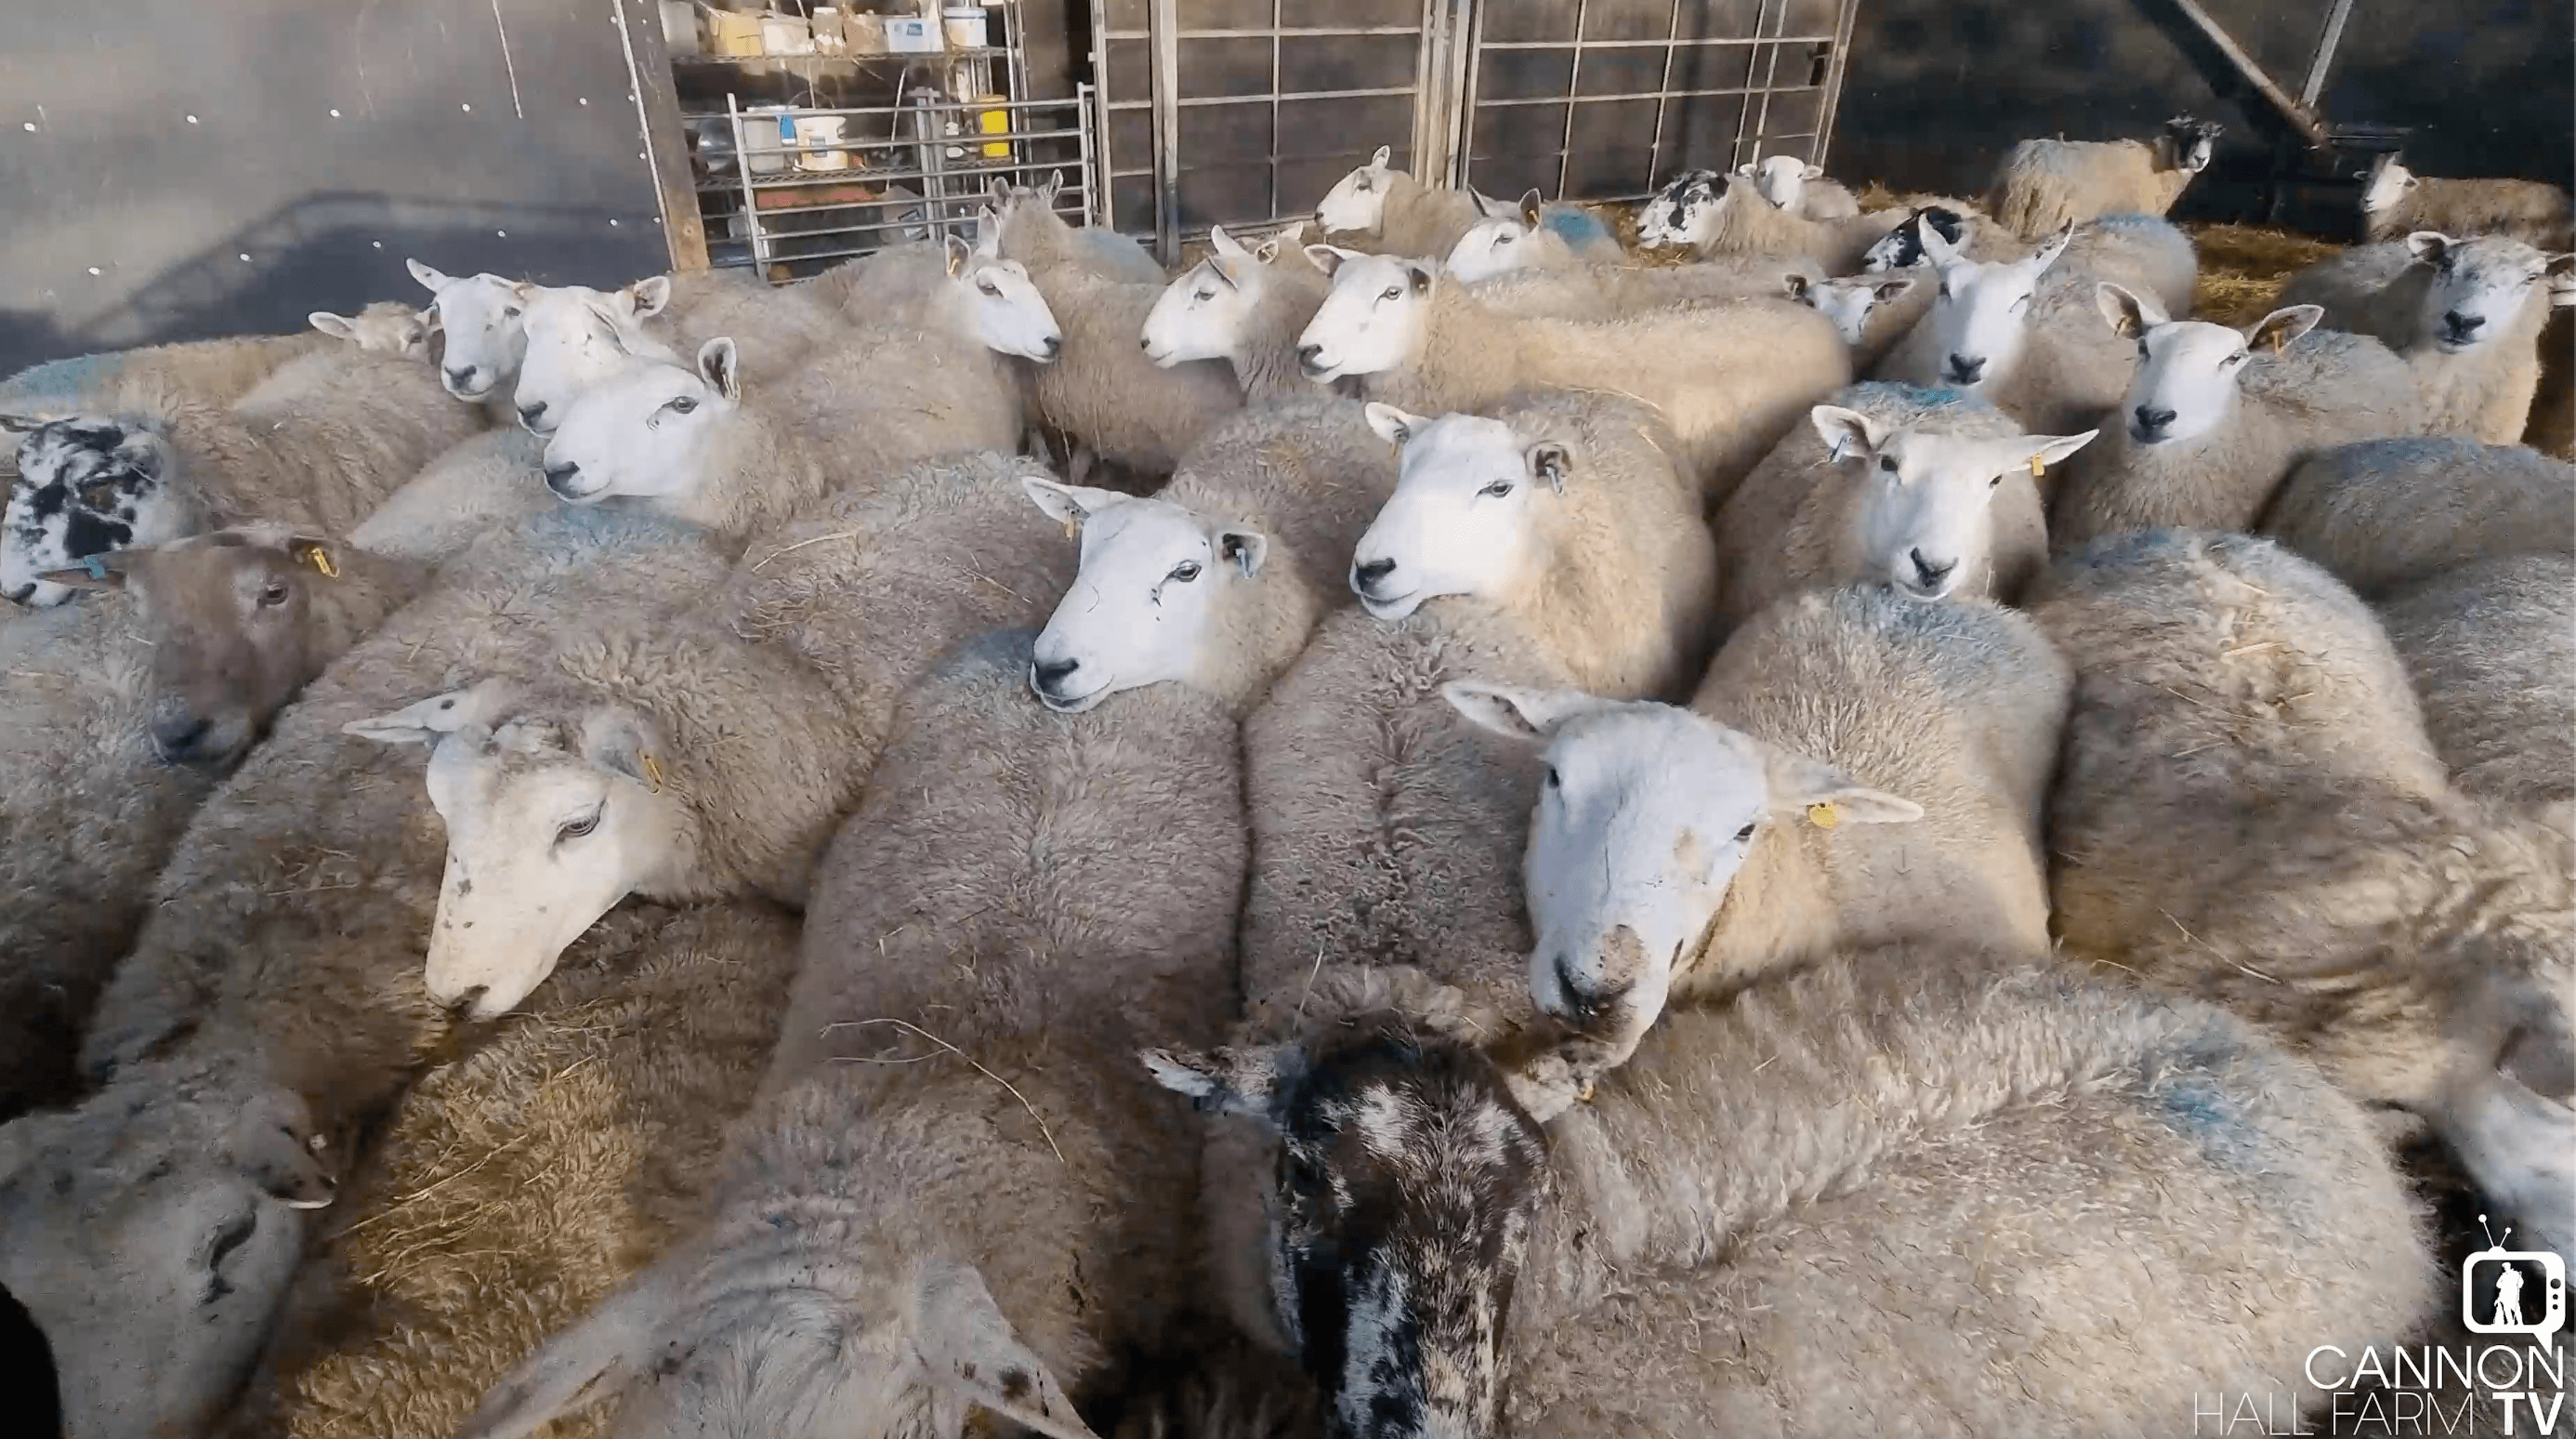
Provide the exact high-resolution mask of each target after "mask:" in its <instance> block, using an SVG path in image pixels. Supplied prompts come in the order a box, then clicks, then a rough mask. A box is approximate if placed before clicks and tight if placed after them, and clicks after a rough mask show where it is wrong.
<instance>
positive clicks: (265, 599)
mask: <svg viewBox="0 0 2576 1439" xmlns="http://www.w3.org/2000/svg"><path fill="white" fill-rule="evenodd" d="M259 602H260V605H261V607H262V608H270V609H273V608H275V607H276V606H278V605H282V604H284V603H286V586H285V585H284V584H282V583H280V582H278V581H276V580H271V581H269V582H268V583H267V584H266V585H264V586H262V587H261V588H260V592H259Z"/></svg>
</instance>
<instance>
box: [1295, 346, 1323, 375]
mask: <svg viewBox="0 0 2576 1439" xmlns="http://www.w3.org/2000/svg"><path fill="white" fill-rule="evenodd" d="M1323 359H1324V347H1323V346H1321V345H1299V346H1298V347H1297V364H1298V366H1299V367H1300V368H1303V369H1308V370H1317V369H1321V368H1323Z"/></svg>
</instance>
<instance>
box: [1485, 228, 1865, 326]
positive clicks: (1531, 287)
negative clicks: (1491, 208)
mask: <svg viewBox="0 0 2576 1439" xmlns="http://www.w3.org/2000/svg"><path fill="white" fill-rule="evenodd" d="M1470 238H1473V237H1472V236H1471V237H1470ZM1801 267H1803V268H1806V269H1810V270H1814V269H1819V268H1821V267H1820V266H1818V265H1816V264H1815V263H1814V261H1813V260H1812V259H1809V258H1805V257H1793V256H1781V255H1720V256H1718V257H1717V258H1715V259H1713V260H1698V261H1693V262H1691V263H1689V264H1684V265H1656V266H1651V267H1648V266H1626V265H1586V266H1582V267H1579V268H1576V269H1571V270H1527V269H1524V270H1512V271H1506V272H1504V273H1502V274H1499V275H1495V276H1492V277H1491V278H1488V279H1483V280H1476V281H1471V282H1469V283H1468V284H1467V292H1468V294H1470V295H1472V296H1474V297H1475V300H1476V303H1477V304H1479V305H1482V306H1483V307H1485V308H1486V309H1488V310H1490V311H1492V312H1494V313H1495V314H1497V315H1506V316H1511V317H1514V318H1521V319H1533V320H1608V319H1615V318H1618V317H1620V316H1625V315H1639V314H1647V313H1651V312H1653V311H1658V310H1669V309H1674V308H1679V307H1688V308H1693V309H1697V308H1702V307H1705V306H1708V305H1711V304H1715V303H1718V302H1721V301H1726V300H1751V299H1776V298H1778V297H1779V295H1780V294H1781V292H1782V287H1783V285H1784V284H1785V282H1786V280H1787V278H1788V276H1789V275H1791V274H1792V273H1794V272H1796V271H1797V270H1799V269H1800V268H1801Z"/></svg>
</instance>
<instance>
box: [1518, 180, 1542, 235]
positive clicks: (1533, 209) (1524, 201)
mask: <svg viewBox="0 0 2576 1439" xmlns="http://www.w3.org/2000/svg"><path fill="white" fill-rule="evenodd" d="M1539 204H1540V201H1539V198H1538V191H1537V190H1535V189H1531V190H1524V191H1522V192H1521V223H1522V224H1524V225H1527V226H1529V227H1530V228H1531V229H1533V230H1535V229H1537V228H1538V212H1539Z"/></svg>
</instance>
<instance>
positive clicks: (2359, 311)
mask: <svg viewBox="0 0 2576 1439" xmlns="http://www.w3.org/2000/svg"><path fill="white" fill-rule="evenodd" d="M2568 262H2569V256H2568V255H2566V254H2564V253H2561V254H2555V255H2550V254H2543V253H2541V252H2540V251H2539V250H2536V249H2533V248H2532V247H2531V246H2529V245H2526V244H2524V243H2522V242H2521V241H2520V240H2515V239H2511V238H2508V237H2506V236H2501V235H2484V236H2479V237H2477V238H2475V239H2468V240H2454V239H2452V238H2451V237H2450V236H2448V235H2444V234H2440V233H2438V232H2436V231H2431V230H2418V231H2416V232H2415V233H2414V234H2411V235H2409V236H2407V237H2406V239H2405V240H2404V241H2403V242H2402V243H2393V244H2386V245H2356V246H2354V247H2353V248H2351V249H2349V250H2346V251H2344V252H2343V253H2342V254H2340V255H2337V256H2335V257H2334V258H2332V259H2329V260H2324V261H2321V262H2319V263H2318V264H2315V265H2312V266H2310V267H2308V268H2307V269H2305V270H2302V271H2300V272H2299V273H2298V274H2297V275H2294V276H2292V277H2291V279H2290V282H2289V283H2288V284H2287V285H2285V286H2283V287H2282V290H2281V298H2280V302H2279V303H2280V304H2281V305H2283V306H2285V307H2286V306H2290V305H2303V304H2313V305H2317V306H2320V307H2321V308H2323V309H2324V311H2325V324H2327V325H2328V326H2330V327H2332V328H2334V329H2339V330H2350V331H2352V332H2353V333H2355V334H2360V335H2371V336H2375V337H2377V338H2378V339H2379V340H2381V341H2383V342H2384V343H2386V344H2387V346H2388V348H2390V349H2392V350H2395V351H2396V352H2397V353H2398V354H2399V355H2400V356H2402V357H2403V358H2404V359H2405V360H2406V362H2407V365H2408V366H2409V367H2410V368H2411V369H2412V370H2413V371H2414V372H2415V380H2416V385H2417V389H2418V394H2419V396H2420V398H2421V403H2422V410H2421V412H2420V419H2419V423H2418V425H2417V426H2416V427H2415V428H2416V429H2418V430H2420V431H2421V432H2423V433H2426V434H2436V435H2461V436H2465V437H2467V438H2469V439H2475V440H2484V441H2486V442H2487V443H2488V444H2491V445H2509V444H2512V443H2514V442H2515V441H2517V440H2519V439H2521V438H2522V430H2523V425H2524V423H2525V422H2526V421H2527V420H2528V419H2529V418H2530V415H2531V403H2532V396H2533V394H2534V393H2535V392H2536V391H2537V389H2538V388H2539V384H2540V354H2539V337H2540V331H2541V328H2542V326H2543V325H2544V324H2545V323H2546V322H2547V320H2548V318H2549V303H2550V300H2549V287H2548V286H2547V285H2546V284H2544V283H2543V281H2544V280H2545V279H2546V278H2547V277H2548V276H2549V275H2550V274H2552V273H2553V272H2564V271H2565V270H2566V268H2567V265H2568Z"/></svg>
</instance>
